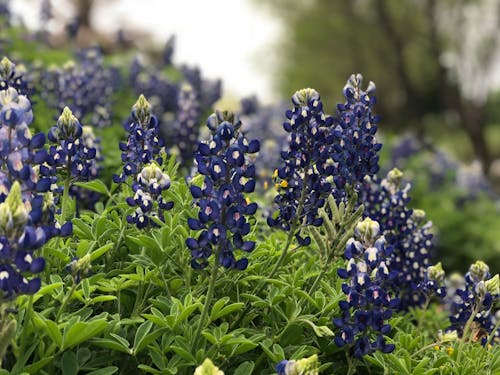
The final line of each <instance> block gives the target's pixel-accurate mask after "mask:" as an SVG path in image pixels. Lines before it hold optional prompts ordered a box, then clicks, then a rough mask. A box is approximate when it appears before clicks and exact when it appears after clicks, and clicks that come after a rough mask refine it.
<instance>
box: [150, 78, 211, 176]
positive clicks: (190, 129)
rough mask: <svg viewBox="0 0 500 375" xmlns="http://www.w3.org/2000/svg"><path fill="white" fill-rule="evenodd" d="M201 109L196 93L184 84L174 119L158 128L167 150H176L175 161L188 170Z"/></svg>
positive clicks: (197, 134) (195, 141)
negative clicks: (167, 147) (165, 141)
mask: <svg viewBox="0 0 500 375" xmlns="http://www.w3.org/2000/svg"><path fill="white" fill-rule="evenodd" d="M200 118H201V108H200V103H199V101H198V99H197V97H196V93H195V91H194V90H193V88H192V86H191V85H190V84H184V85H182V86H181V88H180V90H179V95H178V98H177V112H176V113H175V119H174V120H173V121H170V122H166V124H165V126H163V127H161V128H160V132H161V135H162V138H163V139H165V140H167V144H168V145H169V149H170V150H172V148H174V147H175V148H176V149H177V154H178V158H177V161H179V162H180V163H181V165H182V166H184V167H185V168H189V167H190V166H191V163H192V161H193V157H194V152H195V149H196V144H197V142H198V137H199V133H200V126H199V122H200Z"/></svg>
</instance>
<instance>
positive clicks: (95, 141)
mask: <svg viewBox="0 0 500 375" xmlns="http://www.w3.org/2000/svg"><path fill="white" fill-rule="evenodd" d="M79 144H80V147H81V148H86V149H87V150H95V156H94V157H93V158H90V159H88V158H87V159H86V171H87V175H86V177H85V178H84V180H86V181H92V180H95V179H97V178H98V177H99V175H100V173H101V171H102V167H101V165H100V162H102V160H103V157H102V155H101V139H100V138H98V137H96V136H95V134H94V130H93V127H92V126H82V135H81V138H80V140H79ZM70 194H71V196H73V197H75V200H76V204H77V208H79V207H87V208H91V207H93V206H94V204H95V203H96V202H97V201H98V200H99V197H100V194H99V193H97V192H95V191H91V190H87V189H84V188H81V187H79V186H76V185H73V186H71V188H70Z"/></svg>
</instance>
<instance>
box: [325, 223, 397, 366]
mask: <svg viewBox="0 0 500 375" xmlns="http://www.w3.org/2000/svg"><path fill="white" fill-rule="evenodd" d="M379 233H380V228H379V224H378V223H377V222H376V221H373V220H371V219H370V218H366V219H364V220H363V221H362V222H360V223H358V225H357V226H356V230H355V237H354V238H351V239H350V240H349V241H348V243H347V245H346V249H345V257H346V259H347V260H348V263H347V268H346V269H342V268H339V269H338V270H337V272H338V275H339V276H340V277H341V278H342V279H345V280H347V281H348V282H346V283H344V284H342V291H343V292H344V293H345V294H346V295H347V300H345V301H340V302H339V306H340V309H341V311H342V316H341V317H340V318H335V319H333V323H334V325H335V326H336V327H337V328H338V333H337V335H336V336H335V340H334V341H335V344H336V345H337V346H339V347H345V346H347V347H349V348H351V350H352V352H353V354H354V356H355V357H358V358H360V357H362V356H364V355H366V354H370V353H373V352H375V351H377V350H380V351H382V352H383V353H390V352H392V351H393V350H394V345H393V344H388V343H386V340H385V338H384V335H387V334H388V333H389V332H390V330H391V326H390V325H389V324H388V323H387V321H388V320H389V318H390V317H391V316H392V311H393V309H394V307H396V306H397V305H398V304H399V301H398V299H397V298H393V297H392V296H391V293H390V291H389V290H388V288H387V286H388V284H389V283H390V282H391V279H392V278H393V277H394V272H390V271H389V268H388V266H387V264H386V260H387V259H388V257H389V256H390V254H391V251H392V248H391V246H386V242H385V238H384V237H383V236H380V234H379Z"/></svg>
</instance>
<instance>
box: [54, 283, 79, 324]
mask: <svg viewBox="0 0 500 375" xmlns="http://www.w3.org/2000/svg"><path fill="white" fill-rule="evenodd" d="M77 286H78V284H77V283H75V282H73V286H72V287H71V289H70V291H69V292H68V294H66V296H65V297H64V301H63V303H62V305H61V307H60V308H59V311H58V312H57V315H56V323H59V318H60V317H61V314H62V313H63V311H64V308H65V307H66V305H67V304H68V301H69V299H70V298H71V296H72V295H73V293H74V292H75V290H76V287H77Z"/></svg>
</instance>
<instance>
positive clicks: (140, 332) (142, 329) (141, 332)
mask: <svg viewBox="0 0 500 375" xmlns="http://www.w3.org/2000/svg"><path fill="white" fill-rule="evenodd" d="M151 327H153V323H152V322H150V321H149V320H147V321H145V322H144V323H142V324H141V325H140V326H139V328H137V331H136V332H135V337H134V348H133V351H134V354H137V352H138V350H137V348H138V347H139V346H140V345H141V342H142V341H143V340H144V339H145V338H146V336H147V335H148V333H149V331H151Z"/></svg>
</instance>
